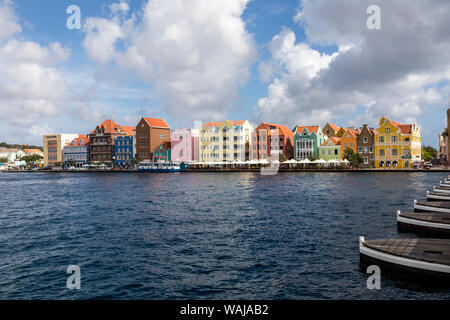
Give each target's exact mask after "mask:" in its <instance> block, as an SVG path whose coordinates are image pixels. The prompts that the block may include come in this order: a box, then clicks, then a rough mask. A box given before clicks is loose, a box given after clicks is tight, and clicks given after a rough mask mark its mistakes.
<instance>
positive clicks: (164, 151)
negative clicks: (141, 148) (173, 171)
mask: <svg viewBox="0 0 450 320" xmlns="http://www.w3.org/2000/svg"><path fill="white" fill-rule="evenodd" d="M171 155H172V149H171V143H170V142H164V143H161V144H160V145H159V146H157V147H156V149H154V150H153V161H155V162H167V161H172V156H171Z"/></svg>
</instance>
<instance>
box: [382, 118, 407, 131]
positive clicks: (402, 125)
mask: <svg viewBox="0 0 450 320" xmlns="http://www.w3.org/2000/svg"><path fill="white" fill-rule="evenodd" d="M388 120H389V121H390V122H391V123H392V124H393V125H394V126H396V127H397V128H399V129H400V132H401V133H402V134H411V132H412V127H413V125H412V124H402V123H400V122H397V121H393V120H391V119H389V118H388Z"/></svg>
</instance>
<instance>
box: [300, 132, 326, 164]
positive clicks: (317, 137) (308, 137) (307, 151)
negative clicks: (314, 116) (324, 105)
mask: <svg viewBox="0 0 450 320" xmlns="http://www.w3.org/2000/svg"><path fill="white" fill-rule="evenodd" d="M292 131H293V132H295V134H294V157H295V160H297V161H300V160H304V159H307V158H309V157H310V156H311V155H314V156H315V157H319V147H320V146H321V145H322V144H323V143H324V142H325V140H326V138H325V136H324V134H323V131H322V130H320V126H300V125H297V126H296V127H295V128H294V130H292Z"/></svg>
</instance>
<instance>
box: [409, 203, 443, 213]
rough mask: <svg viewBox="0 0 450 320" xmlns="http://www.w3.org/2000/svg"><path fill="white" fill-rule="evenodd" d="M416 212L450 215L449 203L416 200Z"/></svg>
mask: <svg viewBox="0 0 450 320" xmlns="http://www.w3.org/2000/svg"><path fill="white" fill-rule="evenodd" d="M414 212H443V213H450V202H449V201H427V202H418V201H417V200H414Z"/></svg>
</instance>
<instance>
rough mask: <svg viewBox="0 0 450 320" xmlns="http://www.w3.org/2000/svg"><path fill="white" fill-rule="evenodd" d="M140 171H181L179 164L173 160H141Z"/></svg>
mask: <svg viewBox="0 0 450 320" xmlns="http://www.w3.org/2000/svg"><path fill="white" fill-rule="evenodd" d="M138 171H140V172H181V166H180V165H179V164H176V163H173V162H141V163H139V166H138Z"/></svg>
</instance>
